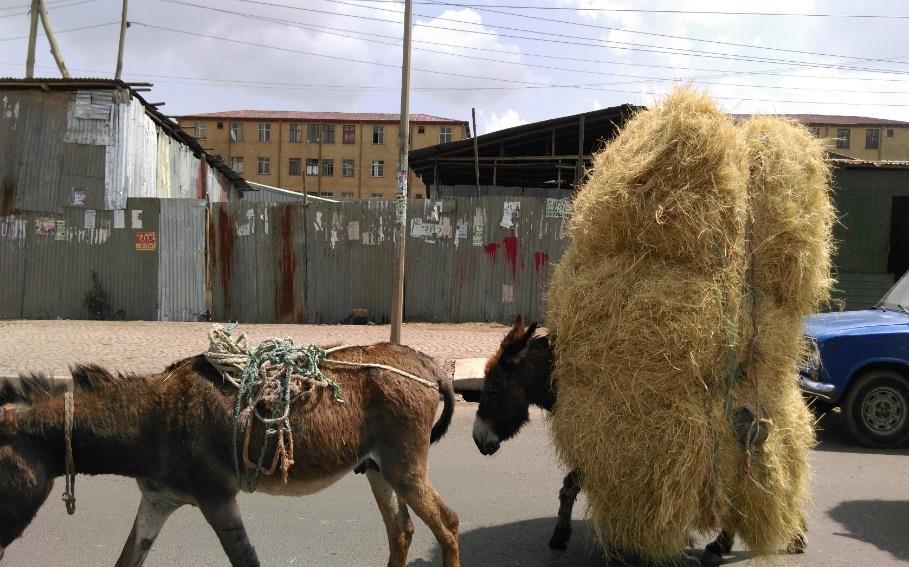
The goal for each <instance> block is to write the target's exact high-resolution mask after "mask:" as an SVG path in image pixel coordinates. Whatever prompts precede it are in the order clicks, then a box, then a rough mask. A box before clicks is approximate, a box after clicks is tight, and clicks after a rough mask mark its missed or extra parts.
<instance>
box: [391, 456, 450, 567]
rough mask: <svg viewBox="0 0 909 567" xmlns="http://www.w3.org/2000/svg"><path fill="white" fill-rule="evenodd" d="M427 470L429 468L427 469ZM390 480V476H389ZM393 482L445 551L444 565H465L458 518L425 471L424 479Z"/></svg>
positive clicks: (443, 556) (418, 477) (448, 566)
mask: <svg viewBox="0 0 909 567" xmlns="http://www.w3.org/2000/svg"><path fill="white" fill-rule="evenodd" d="M424 470H425V469H424ZM386 478H387V477H386ZM389 480H390V481H391V482H392V486H393V487H394V489H395V492H397V493H398V494H399V495H401V497H402V498H403V499H404V501H405V502H406V503H407V505H408V506H410V508H411V509H412V510H413V511H414V513H415V514H416V515H417V516H419V517H420V519H421V520H423V522H424V523H425V524H426V525H427V526H429V529H430V530H432V533H433V535H435V536H436V540H437V541H438V542H439V546H440V547H441V548H442V565H443V566H444V567H459V566H460V565H461V560H460V555H459V551H458V515H457V514H455V512H454V510H452V509H451V508H449V507H448V505H447V504H445V502H444V501H443V500H442V497H441V496H439V493H438V492H436V490H435V489H434V488H433V487H432V484H430V482H429V479H428V478H426V474H425V472H424V473H423V474H422V475H420V476H416V477H415V476H413V475H408V476H407V477H405V478H404V479H401V480H399V481H397V482H395V481H394V480H392V479H389Z"/></svg>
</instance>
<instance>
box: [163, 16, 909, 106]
mask: <svg viewBox="0 0 909 567" xmlns="http://www.w3.org/2000/svg"><path fill="white" fill-rule="evenodd" d="M163 1H167V0H163ZM181 3H182V4H187V5H191V6H193V7H197V8H205V9H208V10H212V11H216V12H220V13H226V14H231V15H235V16H241V17H244V18H250V19H253V20H257V21H267V22H272V23H277V24H280V25H286V26H290V27H295V28H297V29H306V30H314V31H318V32H320V33H325V34H328V35H334V36H337V37H343V38H350V37H351V35H350V34H357V35H361V36H366V37H359V38H355V39H360V40H362V41H367V42H370V43H378V44H381V45H387V46H394V47H399V45H400V44H399V43H398V42H397V41H395V42H394V43H392V42H388V41H380V40H377V39H375V38H376V37H381V38H388V39H393V40H397V38H396V37H394V36H387V35H382V34H375V33H365V32H361V31H358V30H351V29H343V28H333V27H329V26H315V25H310V24H305V23H303V22H296V21H292V20H286V19H278V18H271V17H267V16H260V15H257V14H247V13H243V12H236V11H233V10H225V9H222V8H214V7H207V6H202V5H198V4H192V3H188V2H181ZM325 30H334V31H325ZM335 31H336V32H338V33H335ZM429 43H432V42H429ZM440 45H449V46H451V47H461V46H457V45H451V44H440ZM414 49H415V50H420V51H427V52H430V53H435V54H438V55H448V56H452V57H462V58H467V59H473V60H479V61H490V62H494V63H502V64H510V65H520V66H527V67H534V68H540V69H548V70H555V71H563V72H573V73H583V74H585V75H591V74H593V75H600V76H611V77H622V78H630V79H637V80H638V81H626V82H622V83H617V84H637V83H639V82H641V81H647V82H651V81H658V82H666V81H676V80H684V81H696V82H698V83H700V84H710V85H719V86H736V87H755V88H775V89H786V90H808V91H812V90H821V89H810V88H799V87H780V86H765V85H742V84H729V83H717V82H709V81H705V80H704V79H715V78H719V79H722V78H728V77H736V76H742V75H752V74H763V72H761V71H757V72H748V71H745V72H735V73H725V74H724V75H715V76H707V77H672V78H667V77H651V76H640V75H628V74H622V73H611V72H603V71H594V70H588V69H572V68H565V67H555V66H550V65H536V64H532V63H524V62H521V61H507V60H501V59H495V58H490V57H479V56H471V55H465V54H461V53H450V52H446V51H438V50H433V49H426V48H420V47H416V48H414ZM614 84H616V83H614ZM826 90H827V91H828V92H843V93H861V92H869V93H870V92H874V93H875V94H909V92H906V91H876V92H875V91H867V90H861V91H857V90H842V89H826Z"/></svg>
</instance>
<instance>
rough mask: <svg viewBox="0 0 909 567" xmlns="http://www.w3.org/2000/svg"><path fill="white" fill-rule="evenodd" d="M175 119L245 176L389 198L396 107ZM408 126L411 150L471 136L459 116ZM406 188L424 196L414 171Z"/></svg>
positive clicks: (415, 118) (348, 195)
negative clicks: (374, 110)
mask: <svg viewBox="0 0 909 567" xmlns="http://www.w3.org/2000/svg"><path fill="white" fill-rule="evenodd" d="M178 121H179V124H180V126H181V128H183V130H184V131H186V132H187V133H189V134H190V135H191V136H193V137H195V138H196V139H197V140H198V141H199V143H200V144H201V145H202V146H203V147H205V148H209V149H210V150H209V151H210V153H213V154H216V155H221V156H222V157H223V158H224V160H225V161H226V162H227V163H228V164H230V165H231V167H232V168H233V169H234V170H235V171H237V172H238V173H241V174H242V175H243V176H244V177H245V178H246V179H248V180H249V181H254V182H258V183H263V184H266V185H272V186H275V187H281V188H282V189H290V190H293V191H299V192H301V193H302V192H307V193H310V194H313V195H320V196H324V197H331V198H333V199H339V200H361V199H393V198H394V195H395V191H396V186H397V183H396V181H395V179H396V171H397V165H398V134H399V132H400V115H398V114H379V113H351V112H293V111H257V110H237V111H229V112H214V113H207V114H195V115H190V116H181V117H179V118H178ZM410 127H411V133H410V147H411V149H418V148H423V147H427V146H434V145H436V144H439V143H446V142H452V141H457V140H463V139H465V138H468V137H469V136H470V129H469V126H468V123H467V122H465V121H459V120H453V119H450V118H440V117H437V116H429V115H425V114H412V115H411V119H410ZM409 195H410V196H411V197H412V198H417V199H419V198H423V197H424V196H425V195H426V188H425V185H423V183H422V181H421V180H420V179H419V178H418V177H417V176H416V175H415V174H414V173H413V172H411V173H410V181H409Z"/></svg>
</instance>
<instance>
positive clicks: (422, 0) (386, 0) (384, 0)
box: [360, 0, 909, 20]
mask: <svg viewBox="0 0 909 567" xmlns="http://www.w3.org/2000/svg"><path fill="white" fill-rule="evenodd" d="M360 1H361V2H372V3H377V4H400V2H397V1H396V0H360ZM414 4H430V5H442V6H459V7H464V8H506V9H511V10H563V11H573V12H574V11H576V12H618V13H627V12H631V13H641V14H682V15H695V16H767V17H783V16H788V17H797V18H864V19H895V20H907V19H909V16H903V15H899V14H829V13H817V12H814V13H812V12H727V11H721V10H659V9H645V8H582V7H572V6H529V5H520V4H456V3H452V2H435V1H426V0H415V1H414Z"/></svg>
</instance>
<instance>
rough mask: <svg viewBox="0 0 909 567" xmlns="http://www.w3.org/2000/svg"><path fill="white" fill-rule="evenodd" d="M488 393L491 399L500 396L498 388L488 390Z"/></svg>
mask: <svg viewBox="0 0 909 567" xmlns="http://www.w3.org/2000/svg"><path fill="white" fill-rule="evenodd" d="M486 395H487V396H489V397H490V399H493V400H494V399H496V398H498V397H499V391H498V390H486Z"/></svg>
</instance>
